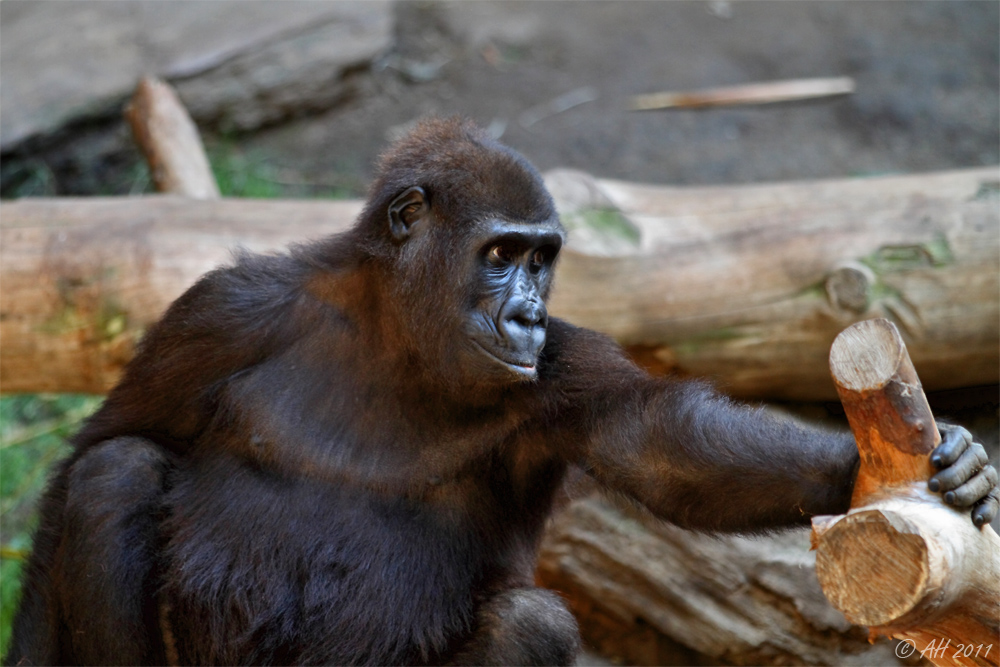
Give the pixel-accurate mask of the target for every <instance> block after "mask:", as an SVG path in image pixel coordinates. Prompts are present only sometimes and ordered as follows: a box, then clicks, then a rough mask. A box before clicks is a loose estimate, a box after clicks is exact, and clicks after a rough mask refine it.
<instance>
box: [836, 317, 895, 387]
mask: <svg viewBox="0 0 1000 667" xmlns="http://www.w3.org/2000/svg"><path fill="white" fill-rule="evenodd" d="M905 354H906V347H905V345H904V343H903V339H902V337H901V336H900V335H899V331H897V329H896V327H895V326H893V325H892V323H891V322H889V321H887V320H883V319H875V320H865V321H863V322H858V323H857V324H855V325H854V326H851V327H849V328H847V329H845V330H844V331H842V332H841V333H840V335H839V336H837V338H836V340H834V341H833V347H832V348H831V350H830V372H831V373H833V377H834V380H835V381H836V382H837V384H838V385H839V386H840V387H843V388H844V389H848V390H850V391H874V390H877V389H881V388H882V387H884V386H885V385H886V384H887V383H889V382H890V381H891V380H892V379H893V377H894V376H895V375H896V373H897V372H898V369H899V365H900V363H901V362H902V361H903V355H905Z"/></svg>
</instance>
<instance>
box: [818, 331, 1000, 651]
mask: <svg viewBox="0 0 1000 667" xmlns="http://www.w3.org/2000/svg"><path fill="white" fill-rule="evenodd" d="M830 368H831V371H832V372H833V376H834V380H835V382H836V384H837V390H838V392H839V393H840V395H841V399H842V401H843V404H844V410H845V412H846V413H847V419H848V421H849V422H850V424H851V430H852V431H853V432H854V436H855V440H856V441H857V444H858V451H859V453H860V455H861V465H860V469H859V471H858V480H857V483H856V484H855V487H854V495H853V497H852V499H851V507H852V509H851V511H850V512H848V514H847V515H845V516H841V517H816V518H814V519H813V540H814V543H815V544H816V548H817V558H816V570H817V574H818V576H819V581H820V583H821V584H822V586H823V591H824V592H825V593H826V595H827V597H828V598H829V599H830V601H831V602H832V603H833V604H834V606H835V607H837V608H838V609H840V610H841V611H843V612H844V614H845V615H846V616H847V618H849V619H850V620H852V621H853V622H855V623H861V624H864V625H868V626H870V627H871V631H872V633H873V634H882V635H887V636H892V637H896V638H897V639H904V640H908V641H910V642H912V644H911V646H912V648H913V649H914V652H920V653H921V654H922V655H923V656H924V657H925V658H927V659H929V660H931V661H932V662H933V663H934V664H936V665H998V664H1000V646H997V642H998V640H1000V538H998V537H997V534H996V533H995V532H993V529H992V528H991V527H990V526H988V525H987V526H984V527H983V528H982V530H978V529H976V528H975V527H973V525H972V522H971V521H970V517H969V514H968V512H957V511H955V510H954V509H952V508H950V507H947V506H945V505H944V504H943V502H942V500H941V498H940V497H939V496H935V495H933V494H930V493H929V492H927V490H926V480H927V478H928V477H929V476H930V474H931V473H932V468H931V465H930V462H929V460H928V455H929V454H930V452H931V451H932V450H933V448H934V447H935V446H936V444H937V443H938V442H939V441H940V437H939V435H938V432H937V428H936V426H935V423H934V418H933V416H932V415H931V411H930V408H929V407H928V406H927V399H926V398H925V397H924V393H923V391H922V389H921V387H920V381H919V380H918V379H917V375H916V373H915V372H914V369H913V365H912V363H911V362H910V359H909V357H908V356H907V354H906V347H905V345H904V344H903V340H902V338H901V337H900V336H899V332H898V331H897V330H896V328H895V327H893V325H892V324H891V323H889V322H887V321H886V320H870V321H867V322H860V323H858V324H856V325H854V326H853V327H851V328H850V329H847V330H846V331H844V332H843V333H842V334H841V335H840V336H838V337H837V340H836V341H835V342H834V345H833V349H832V350H831V353H830Z"/></svg>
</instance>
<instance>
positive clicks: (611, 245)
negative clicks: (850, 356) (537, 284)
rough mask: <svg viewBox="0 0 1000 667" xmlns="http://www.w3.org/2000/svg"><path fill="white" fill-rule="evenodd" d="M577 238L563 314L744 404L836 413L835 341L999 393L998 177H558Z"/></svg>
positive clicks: (556, 302) (555, 304)
mask: <svg viewBox="0 0 1000 667" xmlns="http://www.w3.org/2000/svg"><path fill="white" fill-rule="evenodd" d="M546 182H547V184H548V185H549V186H550V189H551V190H552V192H553V196H554V197H555V198H556V200H557V204H558V205H559V206H560V210H561V212H562V213H563V219H564V221H565V222H566V224H567V226H568V227H571V228H572V231H571V234H570V244H569V246H570V247H569V252H567V253H565V255H564V257H563V259H562V260H561V265H560V267H559V274H558V278H557V280H556V287H555V290H554V292H553V298H552V303H551V311H552V312H553V313H557V314H559V315H560V316H562V317H564V318H566V319H568V320H570V321H572V322H574V323H576V324H579V325H581V326H585V327H589V328H591V329H596V330H598V331H603V332H605V333H608V334H610V335H611V336H613V337H614V338H615V339H617V340H618V341H619V342H621V343H623V344H624V345H626V346H627V347H628V349H629V351H630V352H632V353H633V354H634V355H635V356H636V357H637V358H640V359H642V360H645V362H646V364H647V365H648V366H649V367H650V368H652V369H655V370H662V371H676V372H679V373H681V374H684V375H690V376H698V377H708V378H713V379H715V380H716V381H717V384H718V385H719V386H720V388H722V389H723V390H724V391H726V392H727V393H729V394H731V395H734V396H743V397H773V398H785V399H792V400H830V399H834V398H836V390H835V389H834V387H833V383H832V382H831V381H830V375H829V369H828V366H827V363H826V359H827V354H828V351H829V349H830V344H831V343H832V342H833V339H834V338H835V337H836V336H837V334H838V333H839V332H840V331H842V330H843V329H844V328H845V327H847V326H849V325H850V324H852V323H854V322H857V321H859V320H864V319H871V318H874V317H885V318H888V319H890V320H892V321H893V322H895V323H896V324H897V325H898V326H899V327H900V330H901V331H902V333H903V336H904V337H905V339H906V343H907V346H908V347H909V350H910V354H911V355H912V357H913V361H914V364H915V365H916V368H917V370H918V371H919V372H920V377H921V378H922V379H923V382H924V385H925V386H927V387H928V388H929V389H933V390H940V389H948V388H955V387H962V386H976V385H983V384H992V383H996V382H997V381H998V380H1000V257H998V255H997V252H996V249H997V247H998V245H1000V171H998V170H997V169H996V168H994V167H990V168H984V169H972V170H963V171H953V172H945V173H938V174H920V175H910V176H895V177H884V178H866V179H851V180H830V181H816V182H808V183H784V184H769V185H746V186H735V187H665V186H652V185H639V184H634V183H622V182H617V181H607V180H594V179H591V178H589V177H587V176H586V175H585V174H580V173H578V172H576V173H573V172H556V173H550V174H547V176H546Z"/></svg>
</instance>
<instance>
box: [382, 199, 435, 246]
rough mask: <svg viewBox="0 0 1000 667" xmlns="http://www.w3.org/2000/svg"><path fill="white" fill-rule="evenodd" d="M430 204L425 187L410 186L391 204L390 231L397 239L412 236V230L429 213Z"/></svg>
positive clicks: (402, 239)
mask: <svg viewBox="0 0 1000 667" xmlns="http://www.w3.org/2000/svg"><path fill="white" fill-rule="evenodd" d="M428 212H430V205H428V203H427V193H426V192H424V189H423V188H419V187H412V188H408V189H407V190H405V191H404V192H403V194H401V195H399V196H398V197H396V198H395V199H393V200H392V203H391V204H389V231H390V232H392V237H393V238H394V239H396V240H397V241H405V240H406V239H407V238H408V237H409V236H410V230H411V229H412V228H413V225H415V224H416V223H417V222H419V221H420V220H421V219H422V218H423V217H424V216H426V215H427V213H428Z"/></svg>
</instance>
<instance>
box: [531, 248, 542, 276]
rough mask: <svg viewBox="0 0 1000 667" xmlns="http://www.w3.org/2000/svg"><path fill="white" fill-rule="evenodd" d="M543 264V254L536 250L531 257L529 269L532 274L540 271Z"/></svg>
mask: <svg viewBox="0 0 1000 667" xmlns="http://www.w3.org/2000/svg"><path fill="white" fill-rule="evenodd" d="M544 264H545V253H544V252H542V251H541V250H536V251H535V254H534V255H532V256H531V264H530V268H531V271H532V272H533V273H538V272H539V271H541V270H542V266H543V265H544Z"/></svg>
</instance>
